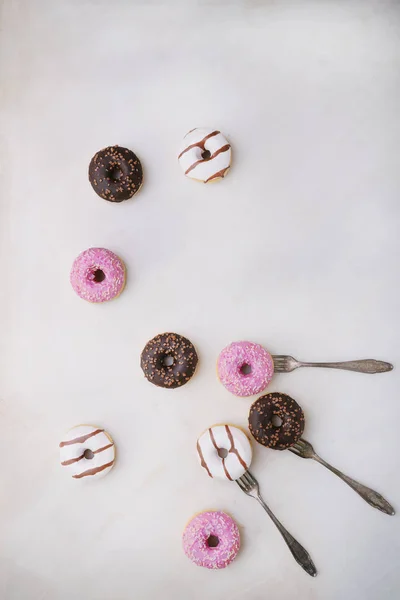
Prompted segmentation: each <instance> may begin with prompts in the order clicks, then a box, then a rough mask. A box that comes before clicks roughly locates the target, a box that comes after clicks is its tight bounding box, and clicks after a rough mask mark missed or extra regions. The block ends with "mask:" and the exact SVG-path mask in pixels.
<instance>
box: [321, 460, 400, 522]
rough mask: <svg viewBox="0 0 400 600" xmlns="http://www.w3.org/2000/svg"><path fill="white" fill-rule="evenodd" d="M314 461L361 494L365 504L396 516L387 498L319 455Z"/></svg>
mask: <svg viewBox="0 0 400 600" xmlns="http://www.w3.org/2000/svg"><path fill="white" fill-rule="evenodd" d="M314 459H315V460H316V461H317V462H319V463H320V464H321V465H323V466H324V467H326V468H327V469H329V470H330V471H332V473H334V474H335V475H337V476H338V477H340V479H342V480H343V481H344V482H345V483H347V485H349V486H350V487H351V488H352V489H353V490H354V491H355V492H357V494H359V496H361V498H362V499H363V500H365V502H368V504H369V505H370V506H373V507H374V508H377V509H378V510H380V511H382V512H383V513H385V514H386V515H394V514H395V511H394V508H393V506H392V505H391V504H389V502H388V501H387V500H385V498H384V497H383V496H381V495H380V494H378V492H375V490H371V488H369V487H367V486H366V485H363V484H362V483H359V482H358V481H356V480H355V479H352V478H351V477H348V475H345V474H344V473H342V472H341V471H339V469H336V468H335V467H332V465H330V464H329V463H327V462H326V461H325V460H323V459H322V458H321V457H320V456H318V455H317V454H316V455H315V456H314Z"/></svg>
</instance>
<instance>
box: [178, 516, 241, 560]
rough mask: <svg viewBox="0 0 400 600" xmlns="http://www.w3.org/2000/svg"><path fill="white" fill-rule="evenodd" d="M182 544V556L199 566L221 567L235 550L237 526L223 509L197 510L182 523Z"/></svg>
mask: <svg viewBox="0 0 400 600" xmlns="http://www.w3.org/2000/svg"><path fill="white" fill-rule="evenodd" d="M182 545H183V550H184V552H185V554H186V556H187V557H188V558H190V560H191V561H192V562H194V563H195V564H196V565H198V566H199V567H205V568H206V569H225V567H227V566H228V565H229V564H230V563H231V562H232V561H233V560H234V559H235V558H236V556H237V553H238V552H239V548H240V534H239V529H238V526H237V525H236V523H235V521H234V520H233V519H232V517H230V516H229V515H227V514H226V513H224V512H221V511H206V512H201V513H199V514H197V515H195V516H194V517H193V518H192V519H191V520H190V521H189V523H188V524H187V525H186V527H185V530H184V532H183V536H182Z"/></svg>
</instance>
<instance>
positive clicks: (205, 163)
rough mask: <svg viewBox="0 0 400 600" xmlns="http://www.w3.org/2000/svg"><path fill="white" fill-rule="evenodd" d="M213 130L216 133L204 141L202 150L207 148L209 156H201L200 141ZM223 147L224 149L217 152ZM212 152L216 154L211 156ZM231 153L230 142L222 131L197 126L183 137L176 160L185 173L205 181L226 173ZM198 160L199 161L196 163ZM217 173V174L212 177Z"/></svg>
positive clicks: (201, 145)
mask: <svg viewBox="0 0 400 600" xmlns="http://www.w3.org/2000/svg"><path fill="white" fill-rule="evenodd" d="M215 132H216V135H211V136H210V137H209V138H208V139H207V140H205V141H204V150H208V151H209V152H210V154H211V156H210V157H209V158H203V157H202V153H203V144H202V142H203V140H204V138H206V137H207V136H209V135H210V134H212V133H215ZM190 146H193V148H190ZM223 148H224V151H223V152H219V150H221V149H223ZM214 154H216V155H215V156H214V157H213V155H214ZM231 155H232V150H231V147H230V144H229V142H228V140H227V139H226V138H225V137H224V136H223V135H222V133H220V132H218V130H216V129H206V128H200V127H198V128H196V129H193V130H192V131H189V133H187V134H186V135H185V137H184V138H183V143H182V146H181V149H180V151H179V156H178V160H179V164H180V165H181V167H182V170H183V172H184V173H185V175H187V176H188V177H191V178H192V179H199V180H200V181H203V182H204V183H207V182H208V181H215V180H216V179H219V178H220V177H224V176H225V175H226V173H227V172H228V169H229V167H230V164H231ZM198 161H201V162H199V163H198V164H197V165H196V163H197V162H198ZM218 173H219V175H218V176H217V177H214V176H215V175H216V174H218Z"/></svg>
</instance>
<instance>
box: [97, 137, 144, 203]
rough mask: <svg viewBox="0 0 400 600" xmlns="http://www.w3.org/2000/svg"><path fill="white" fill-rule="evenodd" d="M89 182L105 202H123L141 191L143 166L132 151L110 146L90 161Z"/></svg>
mask: <svg viewBox="0 0 400 600" xmlns="http://www.w3.org/2000/svg"><path fill="white" fill-rule="evenodd" d="M89 181H90V183H91V185H92V188H93V189H94V191H95V192H96V194H98V195H99V196H100V197H101V198H104V200H108V201H109V202H122V201H123V200H128V198H131V197H132V196H133V195H134V194H136V192H138V191H139V189H140V187H141V185H142V182H143V170H142V165H141V163H140V160H139V159H138V157H137V156H136V154H135V153H134V152H132V150H128V148H122V147H121V146H109V147H108V148H104V150H100V151H99V152H97V153H96V154H95V155H94V157H93V158H92V160H91V161H90V165H89Z"/></svg>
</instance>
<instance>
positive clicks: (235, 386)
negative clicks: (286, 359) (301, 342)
mask: <svg viewBox="0 0 400 600" xmlns="http://www.w3.org/2000/svg"><path fill="white" fill-rule="evenodd" d="M217 372H218V377H219V379H220V381H221V383H222V385H224V386H225V387H226V389H227V390H228V391H229V392H231V393H232V394H235V396H252V395H253V394H259V393H260V392H262V391H263V390H264V389H265V388H266V387H267V385H268V384H269V382H270V381H271V379H272V375H273V374H274V361H273V358H272V356H271V355H270V353H269V352H267V351H266V350H265V348H263V347H262V346H260V344H254V343H253V342H232V343H231V344H229V346H227V347H226V348H224V349H223V350H222V352H221V354H220V355H219V357H218V361H217Z"/></svg>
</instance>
